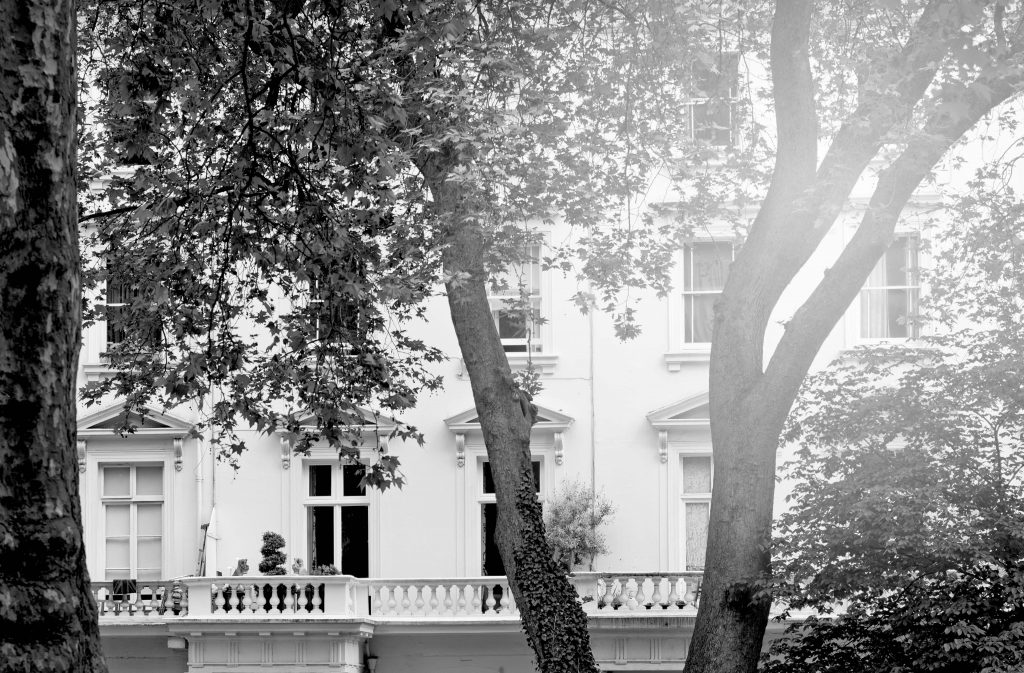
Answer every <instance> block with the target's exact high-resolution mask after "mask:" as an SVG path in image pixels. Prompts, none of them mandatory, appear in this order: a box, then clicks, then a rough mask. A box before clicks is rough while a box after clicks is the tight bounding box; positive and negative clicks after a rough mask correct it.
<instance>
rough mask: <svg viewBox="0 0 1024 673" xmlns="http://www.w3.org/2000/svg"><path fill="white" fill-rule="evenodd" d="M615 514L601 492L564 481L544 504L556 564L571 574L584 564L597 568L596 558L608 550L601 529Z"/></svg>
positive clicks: (550, 543) (546, 525)
mask: <svg viewBox="0 0 1024 673" xmlns="http://www.w3.org/2000/svg"><path fill="white" fill-rule="evenodd" d="M614 513H615V508H614V507H613V506H612V504H611V503H610V502H608V500H607V499H606V498H605V497H604V496H603V495H602V494H600V493H598V494H596V495H595V494H594V490H593V489H592V488H591V487H590V486H588V485H586V484H583V483H581V482H578V481H574V482H564V483H563V484H562V486H561V488H560V489H559V491H558V493H557V494H556V495H555V497H554V498H552V499H551V500H550V501H549V502H546V503H544V528H545V530H546V531H547V538H548V546H550V547H551V551H552V553H553V555H554V557H555V561H556V562H558V563H559V564H561V565H562V567H564V568H565V571H566V572H571V571H572V569H573V568H575V567H576V566H578V565H581V564H583V563H584V562H586V563H588V565H589V567H590V569H591V570H593V569H594V557H595V556H597V555H598V554H604V553H605V552H607V551H608V548H607V547H606V546H605V539H604V535H602V534H601V533H600V532H599V531H598V530H597V529H598V527H599V526H601V525H602V524H604V523H605V521H606V520H607V519H609V518H610V517H611V515H612V514H614Z"/></svg>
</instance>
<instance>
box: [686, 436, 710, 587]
mask: <svg viewBox="0 0 1024 673" xmlns="http://www.w3.org/2000/svg"><path fill="white" fill-rule="evenodd" d="M679 467H680V471H681V475H680V476H681V478H682V481H681V483H682V488H681V489H680V490H681V493H680V508H681V511H680V517H679V520H680V526H681V528H682V530H681V535H680V538H681V539H682V541H683V549H682V558H683V563H684V565H685V570H703V569H704V556H705V553H706V551H707V546H708V524H709V522H710V513H711V475H712V469H713V466H712V462H711V456H682V457H681V458H680V461H679Z"/></svg>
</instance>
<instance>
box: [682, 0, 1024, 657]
mask: <svg viewBox="0 0 1024 673" xmlns="http://www.w3.org/2000/svg"><path fill="white" fill-rule="evenodd" d="M815 9H816V6H815V4H814V3H812V2H811V0H779V1H778V2H777V4H776V7H775V14H774V20H773V23H772V30H771V45H770V65H771V76H772V94H773V98H774V101H775V117H776V120H775V121H776V129H777V153H776V157H775V166H774V172H773V174H772V179H771V183H770V186H769V189H768V191H767V193H766V195H765V198H764V200H763V202H762V204H761V207H760V210H759V212H758V214H757V216H756V218H755V219H754V222H753V224H752V225H751V228H750V232H749V237H748V238H747V240H746V241H745V243H744V245H743V247H742V249H741V251H740V252H739V254H738V255H737V258H736V261H735V262H734V264H733V266H732V269H731V272H730V275H729V278H728V281H727V283H726V285H725V289H724V292H723V294H722V298H721V300H720V301H719V302H718V304H717V305H716V311H715V325H714V334H713V342H712V351H711V372H710V377H711V378H710V397H711V433H712V442H713V446H714V452H715V481H714V490H713V496H712V502H711V523H710V533H709V541H708V551H707V561H706V568H707V570H706V572H705V578H704V584H703V586H702V595H701V603H700V608H699V611H698V615H697V622H696V627H695V632H694V636H693V641H692V645H691V648H690V653H689V657H688V660H687V670H689V671H692V672H694V673H705V672H707V671H716V672H717V671H721V672H725V671H728V672H730V673H737V672H740V671H753V670H754V669H755V667H756V665H757V660H758V654H759V652H760V649H761V642H762V639H763V636H764V630H765V626H766V624H767V619H768V610H769V606H770V605H769V604H770V593H769V592H768V591H765V590H764V589H765V582H766V581H767V578H768V576H769V574H770V561H771V551H770V540H771V525H772V502H773V495H774V487H775V457H776V450H777V447H778V443H779V436H780V433H781V431H782V428H783V424H784V422H785V419H786V416H787V414H788V413H789V410H790V407H791V406H792V404H793V400H794V399H795V396H796V393H797V390H798V389H799V386H800V384H801V381H802V380H803V378H804V376H805V375H806V373H807V371H808V369H809V367H810V365H811V362H812V360H813V358H814V357H815V354H816V353H817V352H818V350H819V348H820V346H821V344H822V343H823V342H824V340H825V338H826V337H827V336H828V334H829V332H830V331H831V329H832V327H833V326H834V325H835V324H836V322H837V321H838V319H839V318H840V317H841V316H842V314H843V313H844V312H845V310H846V308H847V306H849V305H850V303H851V301H853V299H854V298H855V297H856V296H857V292H858V291H859V289H860V288H861V287H862V286H863V284H864V282H865V280H866V279H867V277H868V274H869V273H870V271H871V269H872V268H873V267H874V265H875V263H876V261H877V260H878V259H879V258H880V257H881V255H882V253H883V252H884V251H885V250H886V249H887V248H888V246H889V245H890V243H891V242H892V240H893V231H894V228H895V226H896V222H897V220H898V219H899V216H900V213H901V212H902V210H903V208H904V206H905V205H906V204H907V201H908V200H909V199H910V197H911V195H912V194H913V192H914V190H915V189H916V188H917V187H918V185H920V184H921V182H922V180H924V179H925V178H926V177H927V176H928V175H929V173H930V172H931V171H932V169H933V167H934V166H935V164H936V163H937V162H938V161H939V160H940V159H941V158H942V157H943V156H944V155H945V154H946V152H947V151H948V150H949V149H950V148H951V147H953V146H954V145H955V144H956V143H957V142H958V141H959V139H960V138H961V137H962V136H963V135H964V133H965V132H967V131H968V130H970V129H971V128H972V127H973V126H974V125H975V124H976V123H977V122H978V120H980V119H981V118H982V117H984V116H985V115H986V114H988V113H989V112H990V111H992V110H993V109H995V108H996V107H997V106H999V105H1000V104H1001V103H1003V102H1005V101H1006V100H1008V99H1010V98H1011V97H1013V96H1014V95H1015V94H1017V93H1018V91H1019V90H1020V89H1021V86H1022V80H1024V67H1022V62H1021V52H1022V49H1024V43H1022V39H1024V35H1022V32H1021V31H1022V30H1024V28H1022V23H1021V16H1020V13H1021V7H1020V5H1019V3H1004V2H993V3H988V2H970V1H968V2H963V1H955V2H954V1H942V0H931V1H928V2H903V3H873V2H865V3H854V4H851V5H847V6H846V8H845V9H844V11H842V12H836V11H830V10H831V9H834V8H833V6H831V5H820V6H818V7H817V9H818V10H819V11H818V12H816V11H815ZM881 26H885V27H886V28H885V29H884V30H882V29H881V28H880V27H881ZM822 32H828V33H829V36H830V37H829V39H822V40H818V39H817V36H818V35H819V34H821V33H822ZM844 35H845V36H848V37H847V39H846V41H845V45H844V44H843V40H842V39H839V40H837V39H835V38H836V37H837V36H838V37H840V38H841V37H842V36H844ZM812 45H813V46H812ZM821 45H825V47H824V48H823V47H822V46H821ZM829 45H834V46H833V47H829ZM835 47H840V48H835ZM843 47H845V48H843ZM812 51H814V57H815V59H814V62H815V64H817V66H816V67H818V68H819V72H818V74H822V71H824V70H826V68H825V66H826V65H828V64H832V65H833V66H837V67H835V68H834V71H833V73H832V76H831V77H825V76H821V77H817V78H816V77H815V74H816V73H815V70H814V69H812V58H811V57H812ZM816 83H817V85H818V86H816ZM847 110H849V111H848V112H846V111H847ZM840 111H841V114H837V113H839V112H840ZM825 138H827V140H828V141H829V144H828V149H827V151H826V152H825V154H824V156H823V157H822V158H821V160H820V161H819V159H818V154H817V152H818V147H819V143H821V142H822V140H823V139H825ZM874 160H878V161H881V162H882V165H883V169H882V170H881V171H880V172H879V173H878V177H877V181H876V185H875V188H874V192H873V195H872V197H871V199H870V203H869V205H868V207H867V209H866V211H865V212H864V215H863V217H862V219H861V221H860V224H859V225H858V226H857V230H856V233H855V234H854V235H853V237H852V238H850V239H849V242H848V243H847V244H846V246H845V248H844V250H843V251H842V253H841V254H840V255H839V257H838V259H837V260H836V262H835V263H834V264H833V266H832V268H831V269H829V270H828V271H827V272H826V274H825V275H824V277H823V278H822V279H821V280H820V281H819V282H818V284H817V285H816V286H815V287H814V288H813V289H812V290H811V291H810V293H809V296H808V297H807V299H806V301H804V303H803V305H802V306H801V307H800V308H799V309H798V310H797V311H796V312H795V313H794V315H793V316H792V318H791V319H790V320H789V321H788V322H787V323H786V329H785V333H784V334H783V336H782V339H781V340H780V342H779V344H778V346H777V347H776V348H775V350H774V352H772V353H770V354H768V357H767V359H766V354H765V351H764V340H765V330H766V327H767V325H768V321H769V317H770V315H771V313H772V311H773V309H774V308H775V307H776V304H777V303H778V301H779V298H780V296H781V295H782V292H783V290H785V289H786V287H787V286H788V285H789V284H790V282H791V281H792V280H793V278H794V276H795V275H796V273H797V271H799V269H800V268H801V267H802V266H803V265H804V264H805V263H806V262H807V260H808V259H809V258H810V256H811V255H812V254H813V253H814V251H815V249H816V248H817V247H818V244H819V243H821V241H822V239H823V238H824V236H825V234H826V232H827V231H828V230H829V229H830V228H831V227H832V225H833V224H834V223H835V221H836V218H837V216H838V214H839V213H840V211H841V210H842V209H843V207H844V204H845V203H846V200H847V198H848V196H849V194H850V191H851V189H852V188H853V187H854V185H855V183H856V182H857V181H858V180H860V179H861V178H862V176H864V174H865V172H866V169H867V168H868V166H869V163H871V162H872V161H874Z"/></svg>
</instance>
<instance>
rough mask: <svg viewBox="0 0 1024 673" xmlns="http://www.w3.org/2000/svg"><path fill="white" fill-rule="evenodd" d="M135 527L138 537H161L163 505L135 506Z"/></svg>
mask: <svg viewBox="0 0 1024 673" xmlns="http://www.w3.org/2000/svg"><path fill="white" fill-rule="evenodd" d="M136 507H137V509H136V513H135V516H136V521H135V522H136V526H137V531H136V532H137V533H138V534H139V535H161V534H162V533H163V521H162V517H161V514H162V513H163V505H149V504H146V505H142V504H140V505H136Z"/></svg>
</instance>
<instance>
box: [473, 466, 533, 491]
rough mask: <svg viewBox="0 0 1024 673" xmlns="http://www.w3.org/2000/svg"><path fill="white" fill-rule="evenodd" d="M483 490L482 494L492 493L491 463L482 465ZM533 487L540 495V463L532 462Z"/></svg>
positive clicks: (492, 476)
mask: <svg viewBox="0 0 1024 673" xmlns="http://www.w3.org/2000/svg"><path fill="white" fill-rule="evenodd" d="M482 473H483V489H484V493H494V475H493V474H491V463H490V462H489V461H486V460H485V461H484V463H483V470H482ZM533 485H534V488H535V489H536V491H537V493H540V461H538V460H535V461H533Z"/></svg>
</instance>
